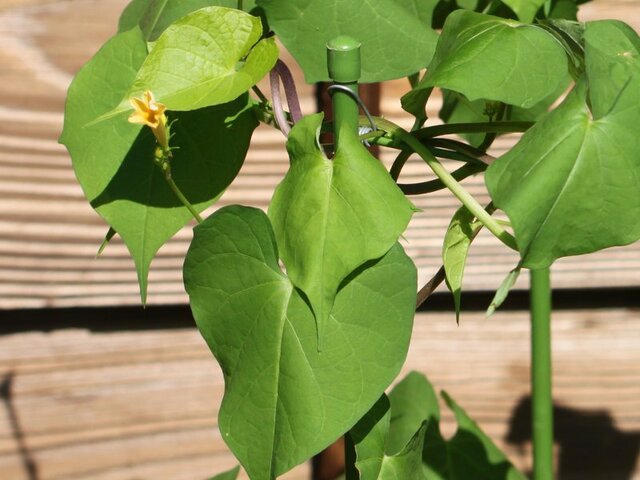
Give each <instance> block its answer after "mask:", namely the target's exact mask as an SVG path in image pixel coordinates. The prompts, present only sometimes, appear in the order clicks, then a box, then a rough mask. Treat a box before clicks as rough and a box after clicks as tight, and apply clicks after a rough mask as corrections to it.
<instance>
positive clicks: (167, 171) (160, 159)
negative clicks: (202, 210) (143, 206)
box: [154, 147, 202, 223]
mask: <svg viewBox="0 0 640 480" xmlns="http://www.w3.org/2000/svg"><path fill="white" fill-rule="evenodd" d="M154 162H155V164H156V165H157V166H158V168H159V169H160V170H161V171H162V173H163V175H164V179H165V180H166V181H167V184H168V185H169V188H171V190H172V191H173V193H174V195H175V196H176V197H177V198H178V200H180V203H182V205H184V206H185V207H186V208H187V210H189V213H191V215H192V216H193V218H195V219H196V221H197V222H198V223H202V217H201V216H200V214H199V213H198V211H197V210H196V209H195V208H193V205H191V203H190V202H189V200H187V197H185V196H184V194H183V193H182V191H181V190H180V188H178V185H176V182H174V181H173V175H172V173H171V150H170V149H168V148H167V149H162V148H160V147H158V148H157V149H156V155H155V157H154Z"/></svg>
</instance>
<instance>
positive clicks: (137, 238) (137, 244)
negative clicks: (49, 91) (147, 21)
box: [60, 29, 257, 301]
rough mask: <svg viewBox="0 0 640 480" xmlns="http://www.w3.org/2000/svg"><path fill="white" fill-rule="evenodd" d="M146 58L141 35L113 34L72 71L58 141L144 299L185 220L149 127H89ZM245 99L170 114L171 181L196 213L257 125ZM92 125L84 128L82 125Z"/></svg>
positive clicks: (225, 178) (232, 170) (216, 191)
mask: <svg viewBox="0 0 640 480" xmlns="http://www.w3.org/2000/svg"><path fill="white" fill-rule="evenodd" d="M146 55H147V49H146V43H145V41H144V38H143V37H142V34H141V32H140V30H139V29H134V30H131V31H129V32H125V33H121V34H118V35H116V36H115V37H114V38H113V39H111V40H110V41H109V42H107V44H106V45H105V46H104V47H103V48H102V49H101V50H100V51H99V52H98V54H97V55H96V56H95V57H94V58H93V59H92V60H91V61H90V62H89V63H88V64H87V65H85V67H84V68H83V69H82V70H81V71H80V72H79V73H78V75H77V76H76V78H75V79H74V81H73V83H72V84H71V87H70V88H69V94H68V98H67V105H66V111H65V123H64V131H63V133H62V136H61V138H60V141H61V142H62V143H64V144H65V145H66V146H67V148H68V150H69V152H70V154H71V158H72V162H73V168H74V170H75V172H76V176H77V177H78V180H79V182H80V184H81V185H82V188H83V190H84V193H85V195H86V196H87V198H88V199H89V200H90V201H91V203H92V206H93V207H94V208H95V209H96V210H97V211H98V213H99V214H100V215H101V216H102V217H103V218H104V219H105V220H106V221H107V222H108V223H109V225H110V226H111V227H113V229H114V230H115V231H116V232H118V234H119V235H120V236H121V237H122V239H123V240H124V242H125V243H126V245H127V247H128V249H129V251H130V252H131V255H132V256H133V259H134V261H135V263H136V267H137V270H138V279H139V282H140V288H141V294H142V298H143V301H144V300H145V297H146V285H147V274H148V269H149V265H150V263H151V260H152V259H153V256H154V255H155V253H156V252H157V250H158V249H159V248H160V247H161V246H162V245H163V244H164V243H165V242H166V241H167V240H168V239H169V238H171V236H173V235H174V234H175V233H176V232H177V231H178V230H179V229H180V228H181V227H183V226H184V225H185V224H186V223H187V222H188V221H189V219H191V214H190V213H189V211H188V210H187V209H186V208H185V207H184V206H183V205H182V204H181V203H180V202H179V201H178V200H177V198H176V196H175V194H174V193H173V192H172V191H171V189H170V188H169V186H168V185H167V182H166V181H165V179H164V176H163V174H162V173H161V172H160V170H159V169H158V168H157V167H156V166H155V164H154V162H153V155H154V149H155V140H154V137H153V135H152V134H151V132H150V130H149V129H148V128H146V127H145V128H144V129H143V128H142V126H141V125H134V124H131V123H129V122H127V114H126V113H123V114H120V115H117V116H114V117H111V118H109V119H108V120H105V121H102V122H98V123H95V122H93V121H94V120H95V119H97V118H99V117H100V116H101V115H102V114H104V113H105V112H108V111H110V110H111V109H112V108H113V106H114V105H117V104H118V102H119V101H120V99H121V98H122V97H123V95H124V93H125V92H126V91H127V90H128V88H129V85H130V84H131V81H132V80H133V78H134V77H135V75H136V72H137V70H138V68H139V67H140V65H141V64H142V62H143V61H144V59H145V57H146ZM248 105H249V104H248V98H247V96H244V97H243V98H240V99H238V100H236V101H235V102H232V103H229V104H226V105H221V106H218V107H213V108H208V109H202V110H198V111H194V112H188V113H181V114H178V115H175V116H172V117H171V119H175V120H176V122H175V124H174V125H173V128H172V132H173V133H174V134H175V136H174V138H173V139H172V144H173V145H177V146H179V147H180V149H179V150H176V151H175V152H174V157H173V161H172V165H173V169H172V170H173V178H174V180H175V182H176V183H177V184H178V186H179V187H180V188H181V190H182V192H183V193H184V194H185V195H186V197H187V198H188V199H189V200H190V201H191V203H192V204H193V205H194V207H195V208H196V210H198V211H202V210H204V209H205V208H206V207H207V206H209V205H211V203H212V202H213V201H214V199H215V198H216V197H217V196H219V195H220V194H221V193H222V192H223V191H224V189H225V188H226V187H227V186H228V185H229V183H231V181H232V180H233V178H235V176H236V174H237V172H238V170H239V169H240V166H241V165H242V162H243V160H244V157H245V155H246V151H247V149H248V145H249V140H250V138H251V134H252V132H253V130H254V129H255V127H256V126H257V120H256V118H255V115H254V114H253V113H252V112H251V111H249V110H247V107H248ZM87 124H91V125H90V126H86V125H87Z"/></svg>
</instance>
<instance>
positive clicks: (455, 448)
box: [423, 392, 527, 480]
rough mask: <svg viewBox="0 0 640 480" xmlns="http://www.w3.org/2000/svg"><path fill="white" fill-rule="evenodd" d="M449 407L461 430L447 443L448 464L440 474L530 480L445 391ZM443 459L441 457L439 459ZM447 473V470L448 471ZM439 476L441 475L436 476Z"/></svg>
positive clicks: (458, 479)
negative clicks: (527, 479)
mask: <svg viewBox="0 0 640 480" xmlns="http://www.w3.org/2000/svg"><path fill="white" fill-rule="evenodd" d="M442 397H443V398H444V401H445V402H446V404H447V406H448V407H449V408H450V409H451V410H452V411H453V413H454V415H455V417H456V422H457V424H458V430H457V431H456V433H455V435H454V436H453V438H452V439H450V440H448V441H447V442H446V449H447V457H446V458H447V466H446V470H445V471H444V472H443V471H442V470H440V471H439V472H438V473H440V474H442V473H444V476H442V477H440V478H443V479H445V478H446V479H447V480H468V479H470V478H474V479H475V478H477V479H480V478H486V479H491V480H526V478H527V477H526V476H524V475H523V474H522V473H520V472H519V471H518V470H517V469H516V468H515V467H514V466H513V465H512V464H511V463H510V462H509V460H508V459H507V457H506V456H505V454H504V453H502V452H501V451H500V450H499V449H498V447H496V446H495V444H494V443H493V442H492V441H491V439H490V438H489V437H488V436H487V435H486V434H485V433H484V432H483V431H482V430H481V429H480V427H479V426H478V424H477V423H476V422H475V421H473V419H471V417H469V415H467V412H465V411H464V410H463V409H462V408H461V407H460V406H459V405H458V404H457V403H456V402H454V401H453V399H452V398H451V397H450V396H449V395H448V394H447V392H442ZM431 453H433V452H430V451H429V450H428V445H425V457H426V458H425V457H423V459H425V460H426V463H427V465H429V466H430V465H431V460H433V456H432V455H431ZM437 462H438V463H439V462H440V459H438V460H437ZM445 472H446V473H445ZM434 478H438V477H434Z"/></svg>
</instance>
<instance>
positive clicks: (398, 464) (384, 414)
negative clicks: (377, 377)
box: [349, 395, 427, 480]
mask: <svg viewBox="0 0 640 480" xmlns="http://www.w3.org/2000/svg"><path fill="white" fill-rule="evenodd" d="M391 422H392V417H391V407H390V404H389V399H388V398H387V396H386V395H383V396H382V397H381V398H380V400H378V402H376V404H375V405H374V406H373V407H372V408H371V410H369V411H368V412H367V414H366V415H365V416H364V417H363V418H362V419H361V420H360V421H359V422H358V423H357V424H356V426H355V427H353V428H352V429H351V431H350V432H349V436H350V437H351V440H352V441H353V444H354V446H355V452H356V463H355V467H356V469H357V470H358V472H359V476H360V479H359V480H404V479H408V478H410V479H412V480H427V477H426V474H425V472H424V471H423V469H422V449H423V446H424V434H425V431H426V423H425V422H423V423H422V424H421V425H420V426H419V427H418V430H417V431H414V435H413V436H412V437H411V438H410V439H409V441H408V442H407V443H406V445H403V448H402V449H401V451H399V452H397V453H395V454H393V455H390V454H388V451H387V448H386V444H387V441H388V439H389V429H390V424H391Z"/></svg>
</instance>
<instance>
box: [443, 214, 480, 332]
mask: <svg viewBox="0 0 640 480" xmlns="http://www.w3.org/2000/svg"><path fill="white" fill-rule="evenodd" d="M474 220H475V216H474V215H473V214H472V213H471V212H470V211H469V210H467V208H466V207H461V208H460V209H459V210H458V211H457V212H456V213H455V215H454V216H453V218H452V219H451V223H449V228H447V233H446V234H445V236H444V243H443V245H442V262H443V265H444V270H445V273H446V278H445V280H446V283H447V287H448V288H449V290H450V291H451V293H452V294H453V300H454V303H455V309H456V321H457V322H460V300H461V296H462V277H463V275H464V267H465V264H466V262H467V254H468V253H469V247H470V246H471V242H472V241H473V238H474V237H475V235H476V233H477V229H478V227H479V225H480V224H479V222H474Z"/></svg>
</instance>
